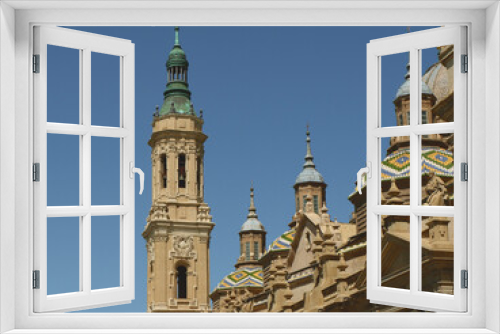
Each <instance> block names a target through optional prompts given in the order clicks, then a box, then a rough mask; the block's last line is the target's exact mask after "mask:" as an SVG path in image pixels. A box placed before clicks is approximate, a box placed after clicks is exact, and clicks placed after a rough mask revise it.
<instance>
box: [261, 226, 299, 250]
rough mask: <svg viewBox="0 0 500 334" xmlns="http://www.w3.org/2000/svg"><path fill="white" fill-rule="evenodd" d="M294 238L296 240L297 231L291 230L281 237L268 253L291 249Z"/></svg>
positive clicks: (275, 241) (274, 242)
mask: <svg viewBox="0 0 500 334" xmlns="http://www.w3.org/2000/svg"><path fill="white" fill-rule="evenodd" d="M293 238H295V230H289V231H286V232H285V233H283V234H282V235H281V236H279V237H278V238H277V239H276V240H274V241H273V243H272V244H271V245H270V246H269V248H268V250H267V251H268V252H271V251H276V250H282V249H290V245H291V244H292V241H293Z"/></svg>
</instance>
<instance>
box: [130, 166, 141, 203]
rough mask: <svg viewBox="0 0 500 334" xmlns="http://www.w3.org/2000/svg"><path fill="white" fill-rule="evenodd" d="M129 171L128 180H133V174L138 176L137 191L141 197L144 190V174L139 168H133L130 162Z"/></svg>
mask: <svg viewBox="0 0 500 334" xmlns="http://www.w3.org/2000/svg"><path fill="white" fill-rule="evenodd" d="M129 171H130V174H129V176H130V178H131V179H133V178H134V173H137V174H139V184H140V190H139V195H142V191H143V190H144V172H143V171H142V169H140V168H136V167H134V162H133V161H130V163H129Z"/></svg>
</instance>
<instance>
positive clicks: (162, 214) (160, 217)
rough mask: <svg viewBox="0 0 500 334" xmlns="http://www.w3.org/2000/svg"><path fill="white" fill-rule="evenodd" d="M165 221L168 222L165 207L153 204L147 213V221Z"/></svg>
mask: <svg viewBox="0 0 500 334" xmlns="http://www.w3.org/2000/svg"><path fill="white" fill-rule="evenodd" d="M167 220H170V216H169V214H168V208H167V206H166V205H165V204H163V203H155V204H154V205H153V206H152V207H151V210H150V211H149V216H148V218H147V221H148V222H149V221H151V222H158V221H167Z"/></svg>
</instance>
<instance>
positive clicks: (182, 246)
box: [174, 235, 193, 257]
mask: <svg viewBox="0 0 500 334" xmlns="http://www.w3.org/2000/svg"><path fill="white" fill-rule="evenodd" d="M174 249H175V252H176V253H177V255H178V256H181V257H188V256H189V255H190V252H191V251H192V250H193V237H192V236H187V235H176V236H175V237H174Z"/></svg>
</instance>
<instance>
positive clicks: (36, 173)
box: [33, 162, 40, 182]
mask: <svg viewBox="0 0 500 334" xmlns="http://www.w3.org/2000/svg"><path fill="white" fill-rule="evenodd" d="M33 181H35V182H39V181H40V163H38V162H35V163H34V164H33Z"/></svg>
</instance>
